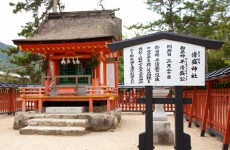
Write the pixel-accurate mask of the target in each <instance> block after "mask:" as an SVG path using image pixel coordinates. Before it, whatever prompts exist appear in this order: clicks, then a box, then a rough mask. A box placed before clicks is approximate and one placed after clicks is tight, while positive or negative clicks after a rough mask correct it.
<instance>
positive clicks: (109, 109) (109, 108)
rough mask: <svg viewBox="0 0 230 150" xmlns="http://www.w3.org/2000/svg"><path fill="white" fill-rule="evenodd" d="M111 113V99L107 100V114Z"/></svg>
mask: <svg viewBox="0 0 230 150" xmlns="http://www.w3.org/2000/svg"><path fill="white" fill-rule="evenodd" d="M110 111H111V103H110V100H109V98H108V99H107V112H110Z"/></svg>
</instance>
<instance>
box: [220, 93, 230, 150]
mask: <svg viewBox="0 0 230 150" xmlns="http://www.w3.org/2000/svg"><path fill="white" fill-rule="evenodd" d="M229 139H230V97H229V96H228V114H227V118H226V127H225V132H224V139H223V146H222V150H228V147H229Z"/></svg>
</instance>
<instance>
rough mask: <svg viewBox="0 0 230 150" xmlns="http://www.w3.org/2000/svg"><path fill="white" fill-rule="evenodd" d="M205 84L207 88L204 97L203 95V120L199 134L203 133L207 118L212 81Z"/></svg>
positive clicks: (202, 134)
mask: <svg viewBox="0 0 230 150" xmlns="http://www.w3.org/2000/svg"><path fill="white" fill-rule="evenodd" d="M207 86H208V90H207V92H206V97H205V107H204V113H203V122H202V127H201V133H200V136H204V134H205V129H206V123H207V118H208V110H209V104H210V101H211V91H212V83H211V82H208V84H207Z"/></svg>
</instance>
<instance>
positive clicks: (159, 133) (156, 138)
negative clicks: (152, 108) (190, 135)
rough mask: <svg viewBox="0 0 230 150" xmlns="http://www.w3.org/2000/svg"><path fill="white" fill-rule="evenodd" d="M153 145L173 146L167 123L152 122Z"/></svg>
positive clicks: (172, 136)
mask: <svg viewBox="0 0 230 150" xmlns="http://www.w3.org/2000/svg"><path fill="white" fill-rule="evenodd" d="M153 143H154V144H160V145H173V144H174V134H173V132H172V130H171V126H170V122H169V121H153Z"/></svg>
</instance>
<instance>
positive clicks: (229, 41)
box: [128, 0, 230, 70]
mask: <svg viewBox="0 0 230 150" xmlns="http://www.w3.org/2000/svg"><path fill="white" fill-rule="evenodd" d="M146 4H147V5H148V6H149V8H148V9H150V10H153V12H157V14H158V15H160V16H161V19H158V20H153V21H151V22H147V23H145V24H144V23H140V22H139V23H137V24H134V25H132V26H129V27H128V29H130V30H131V29H136V30H138V31H141V32H142V33H145V32H143V31H148V33H150V32H156V31H171V32H177V33H184V34H188V35H194V36H199V37H204V38H210V39H217V40H221V41H225V44H224V46H223V47H222V48H221V50H220V52H216V51H215V52H211V53H209V55H208V57H209V58H208V59H209V63H208V64H209V67H210V70H212V69H214V68H215V69H219V68H218V67H220V68H221V67H222V66H225V65H230V63H229V62H230V34H229V33H230V7H229V6H230V1H229V0H193V1H190V0H146ZM216 53H217V54H216ZM219 53H221V55H220V54H219ZM212 62H213V63H212ZM212 66H214V67H212Z"/></svg>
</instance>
